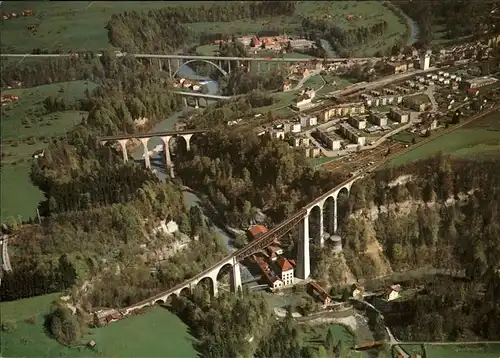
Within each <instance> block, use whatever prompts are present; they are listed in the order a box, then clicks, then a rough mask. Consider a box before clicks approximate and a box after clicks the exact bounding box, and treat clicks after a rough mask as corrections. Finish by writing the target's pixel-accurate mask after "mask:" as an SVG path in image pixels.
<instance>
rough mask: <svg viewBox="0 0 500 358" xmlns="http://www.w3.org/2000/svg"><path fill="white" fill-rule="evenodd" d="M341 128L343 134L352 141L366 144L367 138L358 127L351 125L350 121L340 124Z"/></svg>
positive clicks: (362, 144)
mask: <svg viewBox="0 0 500 358" xmlns="http://www.w3.org/2000/svg"><path fill="white" fill-rule="evenodd" d="M340 130H341V131H342V135H343V136H345V137H346V138H347V139H349V140H350V141H351V142H353V143H355V144H358V145H361V146H364V145H365V144H366V138H365V137H364V136H362V135H361V134H360V133H359V132H358V131H357V130H356V128H354V127H353V126H351V125H350V124H348V123H342V124H341V125H340Z"/></svg>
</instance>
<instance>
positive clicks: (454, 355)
mask: <svg viewBox="0 0 500 358" xmlns="http://www.w3.org/2000/svg"><path fill="white" fill-rule="evenodd" d="M401 347H402V348H403V350H404V351H405V352H406V353H408V354H420V355H421V356H423V349H422V346H412V345H403V346H401ZM425 352H426V353H427V357H428V358H498V357H499V356H500V344H491V345H488V346H483V345H469V346H459V345H457V346H455V345H451V346H450V345H442V346H439V345H426V346H425Z"/></svg>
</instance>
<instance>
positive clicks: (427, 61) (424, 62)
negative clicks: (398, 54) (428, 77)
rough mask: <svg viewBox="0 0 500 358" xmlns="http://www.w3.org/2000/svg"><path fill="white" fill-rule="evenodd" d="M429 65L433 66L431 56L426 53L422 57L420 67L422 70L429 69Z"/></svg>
mask: <svg viewBox="0 0 500 358" xmlns="http://www.w3.org/2000/svg"><path fill="white" fill-rule="evenodd" d="M429 67H431V56H430V55H429V54H427V53H426V54H425V55H424V56H422V57H421V58H420V68H421V69H422V70H428V69H429Z"/></svg>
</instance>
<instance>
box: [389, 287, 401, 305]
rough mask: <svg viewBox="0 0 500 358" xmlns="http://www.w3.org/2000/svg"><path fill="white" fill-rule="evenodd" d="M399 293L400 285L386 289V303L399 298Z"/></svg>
mask: <svg viewBox="0 0 500 358" xmlns="http://www.w3.org/2000/svg"><path fill="white" fill-rule="evenodd" d="M400 291H401V286H400V285H392V286H389V287H388V288H387V290H386V291H385V299H386V300H387V301H392V300H395V299H396V298H398V297H399V292H400Z"/></svg>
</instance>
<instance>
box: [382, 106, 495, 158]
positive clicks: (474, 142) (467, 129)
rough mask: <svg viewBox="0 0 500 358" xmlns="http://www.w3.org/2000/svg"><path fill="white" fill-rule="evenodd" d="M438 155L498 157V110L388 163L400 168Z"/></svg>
mask: <svg viewBox="0 0 500 358" xmlns="http://www.w3.org/2000/svg"><path fill="white" fill-rule="evenodd" d="M402 135H404V134H402ZM408 138H409V137H408ZM410 140H411V139H410ZM439 152H443V153H446V154H450V155H452V156H456V157H466V158H477V159H481V158H485V157H491V156H498V155H499V154H500V111H496V112H493V113H491V114H489V115H487V116H485V117H482V118H479V119H477V120H475V121H473V122H472V123H469V124H467V125H465V126H463V127H461V128H459V129H457V130H455V131H453V132H451V133H449V134H446V135H444V136H442V137H439V138H437V139H436V140H434V141H431V142H429V143H427V144H425V145H423V146H421V147H418V148H415V149H414V150H411V151H409V152H407V153H405V154H403V155H401V156H399V157H396V158H394V159H393V160H392V161H390V164H391V165H401V164H405V163H407V162H410V161H415V160H418V159H422V158H425V157H429V156H432V155H435V154H438V153H439Z"/></svg>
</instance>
